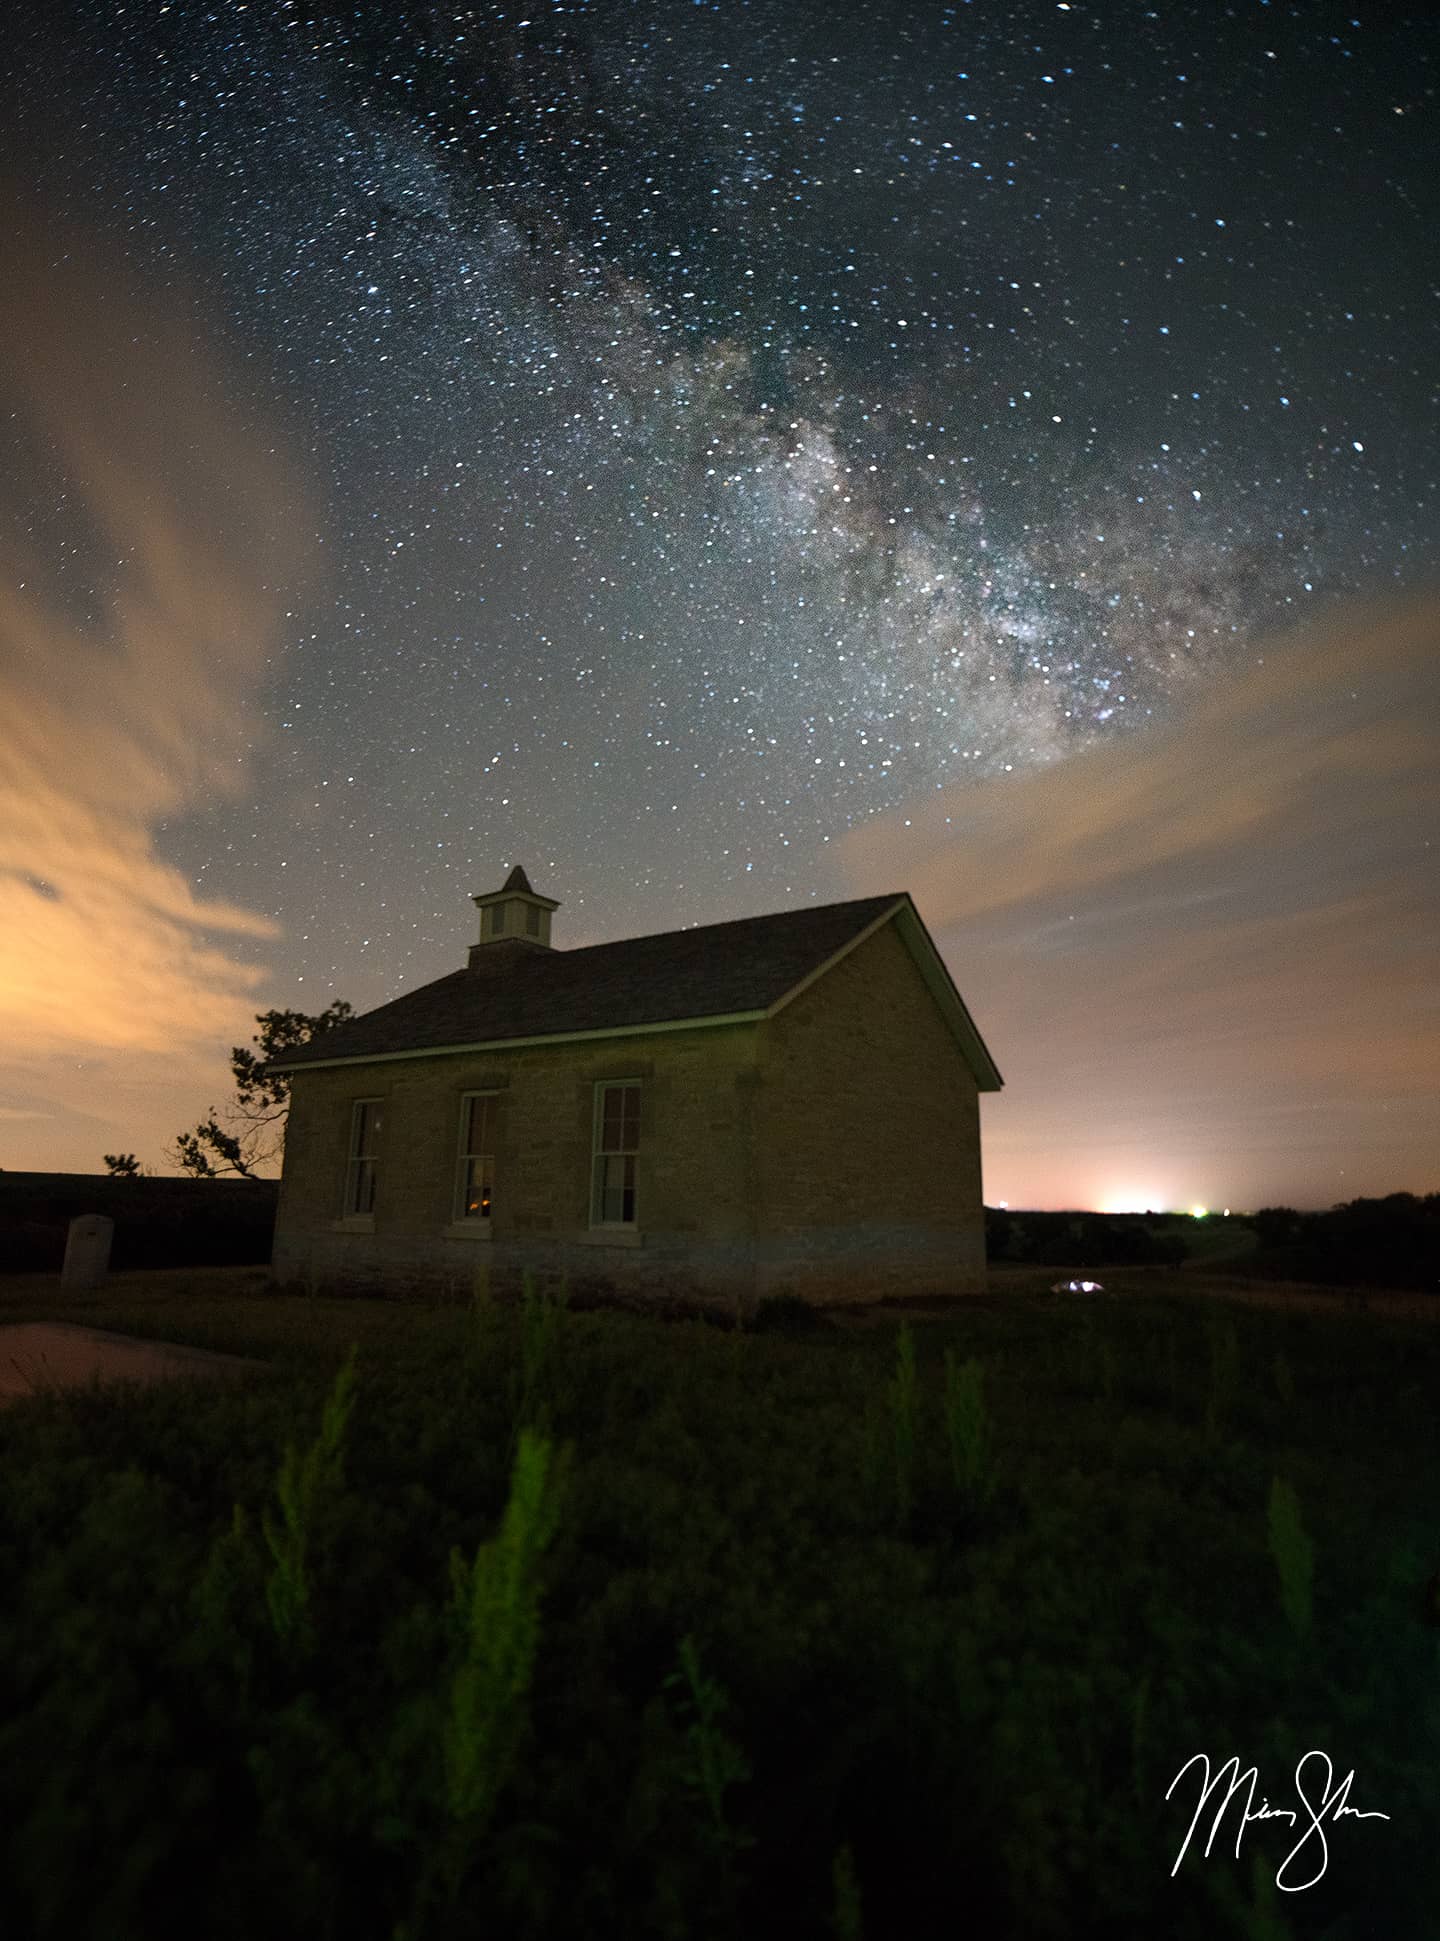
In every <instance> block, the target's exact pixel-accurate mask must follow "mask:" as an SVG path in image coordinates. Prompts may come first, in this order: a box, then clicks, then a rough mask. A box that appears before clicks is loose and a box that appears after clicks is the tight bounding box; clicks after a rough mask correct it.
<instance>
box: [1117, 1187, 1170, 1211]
mask: <svg viewBox="0 0 1440 1941" xmlns="http://www.w3.org/2000/svg"><path fill="white" fill-rule="evenodd" d="M1172 1204H1173V1198H1172V1195H1171V1194H1170V1193H1169V1192H1168V1191H1167V1190H1166V1189H1165V1188H1163V1187H1143V1186H1121V1187H1117V1188H1116V1189H1115V1191H1114V1192H1113V1193H1109V1194H1107V1195H1106V1197H1105V1198H1104V1199H1103V1200H1101V1202H1100V1207H1099V1211H1100V1212H1101V1213H1154V1212H1156V1211H1157V1210H1159V1209H1161V1208H1163V1207H1167V1206H1170V1205H1172Z"/></svg>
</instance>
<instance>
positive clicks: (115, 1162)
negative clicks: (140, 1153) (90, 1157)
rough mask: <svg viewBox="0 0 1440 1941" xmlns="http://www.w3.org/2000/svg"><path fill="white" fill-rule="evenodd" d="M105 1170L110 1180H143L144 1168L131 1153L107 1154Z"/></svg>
mask: <svg viewBox="0 0 1440 1941" xmlns="http://www.w3.org/2000/svg"><path fill="white" fill-rule="evenodd" d="M104 1157H105V1170H106V1172H107V1173H109V1175H110V1177H111V1178H112V1179H143V1178H144V1177H145V1172H144V1168H143V1167H142V1166H141V1164H140V1161H139V1160H138V1159H137V1158H136V1157H135V1155H134V1153H133V1152H107V1153H106V1154H105V1155H104Z"/></svg>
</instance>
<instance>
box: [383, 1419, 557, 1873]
mask: <svg viewBox="0 0 1440 1941" xmlns="http://www.w3.org/2000/svg"><path fill="white" fill-rule="evenodd" d="M565 1468H566V1457H565V1453H564V1452H563V1451H562V1452H561V1453H560V1454H559V1455H558V1456H557V1454H556V1452H555V1451H554V1449H553V1448H552V1446H551V1444H550V1443H549V1442H547V1441H546V1440H545V1438H544V1437H543V1436H537V1435H535V1434H533V1433H532V1432H531V1431H530V1430H529V1429H522V1430H521V1432H520V1439H519V1445H518V1447H517V1449H516V1452H515V1462H514V1467H513V1469H512V1471H511V1476H510V1495H509V1500H508V1501H507V1503H506V1505H505V1514H504V1517H503V1519H502V1521H501V1524H500V1530H499V1533H498V1535H496V1536H495V1537H493V1538H492V1539H491V1540H490V1541H489V1542H488V1543H485V1544H482V1545H481V1546H480V1547H479V1549H478V1550H477V1551H476V1553H475V1559H474V1562H473V1563H471V1564H467V1563H466V1562H465V1560H464V1558H463V1557H462V1556H461V1554H460V1552H459V1550H458V1549H457V1550H452V1551H451V1553H450V1586H451V1599H450V1621H451V1625H452V1628H453V1631H454V1633H455V1635H456V1636H457V1638H458V1640H459V1663H458V1664H457V1666H456V1669H455V1673H454V1676H453V1677H452V1679H451V1681H450V1694H449V1707H448V1711H447V1715H446V1718H445V1723H444V1728H443V1739H442V1750H443V1756H444V1768H445V1807H446V1813H447V1816H448V1821H449V1824H448V1827H447V1830H446V1834H445V1836H444V1837H443V1838H442V1839H441V1840H440V1841H439V1842H437V1843H436V1844H435V1845H434V1846H433V1847H432V1848H430V1849H429V1850H428V1851H427V1868H426V1872H425V1874H424V1875H423V1876H422V1880H421V1890H420V1896H419V1908H420V1910H421V1911H423V1909H424V1907H425V1905H426V1903H427V1902H428V1900H429V1898H430V1893H431V1891H432V1890H433V1888H434V1887H435V1886H436V1885H437V1884H441V1885H443V1888H444V1891H445V1898H446V1900H447V1902H449V1903H451V1904H453V1902H454V1900H455V1898H456V1895H457V1894H458V1892H459V1889H460V1884H461V1881H462V1880H463V1878H464V1874H465V1870H466V1867H467V1866H468V1864H469V1860H470V1857H471V1855H472V1853H473V1852H474V1849H475V1845H476V1842H477V1841H478V1840H479V1839H480V1838H481V1837H482V1836H483V1834H484V1833H485V1832H486V1831H487V1830H488V1829H489V1826H490V1823H491V1820H492V1818H493V1816H494V1812H495V1805H496V1802H497V1800H498V1799H499V1797H500V1794H501V1791H502V1789H503V1788H504V1786H505V1783H506V1781H507V1780H508V1778H509V1777H510V1774H511V1771H512V1769H513V1767H514V1764H515V1758H516V1754H517V1751H518V1749H519V1745H520V1740H521V1736H522V1734H523V1731H524V1727H525V1717H526V1701H527V1699H528V1697H529V1693H530V1681H531V1677H532V1675H533V1673H534V1669H535V1653H536V1649H537V1646H538V1642H539V1634H540V1592H541V1582H540V1564H541V1560H542V1559H543V1557H544V1554H545V1551H546V1549H547V1548H548V1546H549V1544H550V1540H551V1538H552V1537H553V1536H554V1534H555V1530H556V1527H557V1525H558V1523H559V1519H560V1506H561V1499H562V1495H563V1490H564V1472H565Z"/></svg>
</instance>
